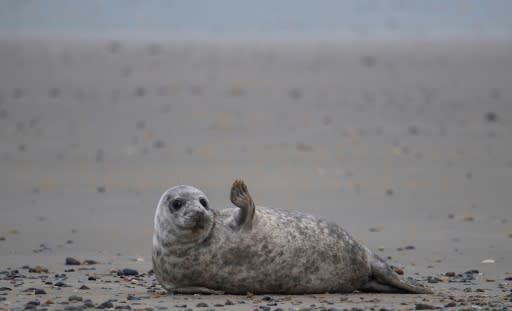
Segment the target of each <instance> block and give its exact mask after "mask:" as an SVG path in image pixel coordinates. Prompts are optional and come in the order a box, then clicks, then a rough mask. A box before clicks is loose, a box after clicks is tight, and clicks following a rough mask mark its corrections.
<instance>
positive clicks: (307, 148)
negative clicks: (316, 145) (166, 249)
mask: <svg viewBox="0 0 512 311" xmlns="http://www.w3.org/2000/svg"><path fill="white" fill-rule="evenodd" d="M295 148H296V149H297V151H300V152H311V151H313V146H311V145H310V144H306V143H297V144H296V145H295Z"/></svg>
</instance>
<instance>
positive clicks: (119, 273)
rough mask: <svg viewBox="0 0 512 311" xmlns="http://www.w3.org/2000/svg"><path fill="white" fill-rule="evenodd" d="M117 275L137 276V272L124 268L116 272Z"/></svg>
mask: <svg viewBox="0 0 512 311" xmlns="http://www.w3.org/2000/svg"><path fill="white" fill-rule="evenodd" d="M117 275H124V276H129V275H139V272H138V271H137V270H134V269H129V268H124V269H122V270H119V271H117Z"/></svg>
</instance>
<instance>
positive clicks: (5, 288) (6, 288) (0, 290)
mask: <svg viewBox="0 0 512 311" xmlns="http://www.w3.org/2000/svg"><path fill="white" fill-rule="evenodd" d="M8 290H9V291H11V290H12V289H11V288H9V287H0V292H5V291H8Z"/></svg>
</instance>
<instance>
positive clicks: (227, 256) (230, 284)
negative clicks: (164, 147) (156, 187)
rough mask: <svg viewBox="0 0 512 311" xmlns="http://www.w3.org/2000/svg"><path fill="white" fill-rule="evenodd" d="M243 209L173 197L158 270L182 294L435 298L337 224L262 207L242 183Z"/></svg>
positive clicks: (165, 203)
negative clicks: (342, 294)
mask: <svg viewBox="0 0 512 311" xmlns="http://www.w3.org/2000/svg"><path fill="white" fill-rule="evenodd" d="M231 201H232V203H233V204H234V205H235V206H236V208H227V209H224V210H221V211H217V210H214V209H212V208H210V206H209V202H208V199H207V197H206V195H205V194H204V193H203V192H202V191H200V190H199V189H196V188H194V187H191V186H177V187H174V188H171V189H169V190H167V191H166V192H165V193H164V194H163V196H162V198H161V199H160V202H159V204H158V207H157V210H156V214H155V232H154V236H153V268H154V272H155V275H156V277H157V279H158V281H159V282H160V284H161V285H162V286H163V287H164V288H166V289H167V290H169V291H172V292H177V293H220V292H225V293H232V294H245V293H247V292H251V293H255V294H257V293H275V294H278V293H280V294H304V293H326V292H331V293H335V292H352V291H354V290H361V291H374V292H404V293H405V292H408V293H430V290H429V289H428V288H425V287H421V286H418V285H412V284H409V283H406V282H405V281H404V280H402V279H400V278H399V277H398V275H396V274H395V273H394V272H393V270H392V269H391V268H390V267H389V266H388V265H387V264H386V263H385V262H384V261H383V260H382V259H380V258H379V257H377V256H376V255H374V254H373V253H372V252H371V251H370V250H369V249H368V248H367V247H365V246H364V245H362V244H360V243H359V242H357V241H356V240H354V239H353V238H352V237H351V236H350V235H349V234H348V233H347V232H345V231H344V230H343V229H342V228H341V227H340V226H338V225H337V224H335V223H331V222H328V221H325V220H322V219H319V218H316V217H314V216H311V215H307V214H302V213H298V212H293V211H284V210H278V209H272V208H266V207H260V206H258V207H256V206H255V204H254V202H253V200H252V198H251V196H250V194H249V192H248V190H247V187H246V185H245V183H244V182H242V181H235V183H234V184H233V186H232V188H231Z"/></svg>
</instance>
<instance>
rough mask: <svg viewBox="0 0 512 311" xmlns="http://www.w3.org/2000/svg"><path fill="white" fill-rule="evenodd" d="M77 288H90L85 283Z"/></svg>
mask: <svg viewBox="0 0 512 311" xmlns="http://www.w3.org/2000/svg"><path fill="white" fill-rule="evenodd" d="M79 289H90V288H89V287H88V286H86V285H82V286H80V288H79Z"/></svg>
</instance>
